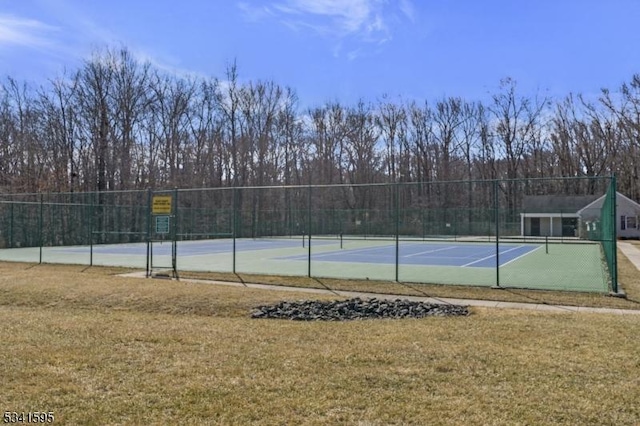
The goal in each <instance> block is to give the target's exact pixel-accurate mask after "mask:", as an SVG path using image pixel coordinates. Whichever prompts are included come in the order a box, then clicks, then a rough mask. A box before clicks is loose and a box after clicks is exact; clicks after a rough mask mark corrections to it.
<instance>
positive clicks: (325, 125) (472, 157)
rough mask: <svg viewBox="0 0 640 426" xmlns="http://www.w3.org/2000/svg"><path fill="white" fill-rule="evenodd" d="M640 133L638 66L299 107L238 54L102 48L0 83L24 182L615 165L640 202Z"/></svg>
mask: <svg viewBox="0 0 640 426" xmlns="http://www.w3.org/2000/svg"><path fill="white" fill-rule="evenodd" d="M639 144H640V75H634V76H632V78H631V79H630V81H629V82H625V83H623V84H621V86H620V87H618V88H616V89H615V90H608V89H603V90H602V91H601V92H600V93H599V96H598V98H597V99H590V98H587V97H584V96H582V95H579V94H577V95H576V94H568V95H566V96H565V97H564V98H562V99H551V98H550V97H548V96H544V95H541V94H537V95H534V96H526V95H522V94H520V93H519V92H518V87H517V84H516V82H515V81H514V80H513V79H509V78H506V79H504V80H502V81H501V82H500V85H499V87H498V89H497V90H496V92H495V93H493V94H492V95H491V96H490V99H489V100H488V101H482V102H480V101H469V100H465V99H463V98H460V97H446V98H442V99H439V100H434V101H432V100H430V101H424V102H418V101H402V100H398V99H392V98H391V97H387V96H383V97H382V98H381V99H379V100H377V101H375V102H367V101H364V100H362V101H359V102H357V103H356V104H354V105H346V104H343V103H340V102H339V101H335V102H329V103H326V104H324V105H320V106H314V107H311V108H308V109H305V110H301V108H300V107H299V103H298V98H297V95H296V92H295V90H294V89H292V88H290V87H286V86H282V85H280V84H278V83H276V82H274V81H268V80H259V81H243V80H241V78H240V77H239V73H238V68H237V65H236V64H235V63H232V64H231V65H229V66H228V67H227V70H226V73H225V75H224V76H222V77H221V78H214V77H211V78H203V77H190V76H178V75H174V74H168V73H165V72H163V71H161V70H159V69H157V68H154V67H153V66H152V65H151V64H149V63H144V62H141V61H139V60H137V59H136V58H135V57H134V56H133V55H132V54H131V53H130V52H129V51H128V50H127V49H126V48H122V49H112V48H105V49H102V50H99V51H97V52H95V53H94V54H93V55H92V56H91V57H90V58H89V59H87V60H85V61H84V63H83V64H82V65H81V66H80V67H79V69H77V70H75V71H72V72H67V73H65V74H64V75H60V76H56V77H54V78H53V79H52V80H50V82H49V83H47V84H45V85H41V86H38V87H34V86H33V85H32V84H30V83H27V82H25V81H21V80H19V79H18V78H16V77H12V76H8V77H6V78H5V79H4V80H3V81H2V82H1V83H0V188H1V190H2V191H4V192H12V193H17V192H86V191H115V190H129V189H147V188H174V187H178V188H194V187H211V188H217V187H231V186H237V187H242V186H265V185H306V184H309V183H313V184H366V183H385V182H402V183H404V182H421V183H429V182H438V181H450V180H465V181H468V180H484V179H502V178H506V179H517V178H539V177H579V176H603V175H610V174H614V173H615V174H616V175H617V176H618V189H619V190H620V191H621V192H623V193H625V194H626V195H628V196H630V197H631V198H634V199H640V186H639V183H638V165H637V161H636V159H637V158H638V156H637V154H638V148H639ZM429 188H431V187H430V186H428V185H425V186H420V187H417V189H416V191H417V193H416V194H414V195H412V196H416V197H419V196H424V195H425V194H420V191H428V190H430V189H429ZM431 195H432V196H435V195H433V194H431ZM445 195H446V194H440V195H438V196H439V197H441V198H443V199H444V198H446V197H445ZM350 200H351V201H350ZM344 202H345V203H347V204H348V203H350V202H351V203H352V204H353V203H354V202H358V203H364V204H366V203H367V201H366V200H363V199H362V198H360V199H357V201H354V199H353V197H351V198H349V196H347V195H345V201H344ZM352 207H354V208H355V207H357V206H355V205H354V206H352Z"/></svg>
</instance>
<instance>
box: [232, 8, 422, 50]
mask: <svg viewBox="0 0 640 426" xmlns="http://www.w3.org/2000/svg"><path fill="white" fill-rule="evenodd" d="M238 7H239V8H240V10H241V11H242V13H243V14H244V15H245V17H246V18H247V19H250V20H254V21H255V20H261V19H265V18H269V17H272V18H277V20H278V21H279V22H280V23H282V24H284V25H286V26H288V27H289V28H291V29H293V30H296V31H301V30H306V31H309V30H311V31H313V32H315V33H317V34H319V35H321V36H324V37H331V38H334V39H335V38H339V39H340V38H355V39H359V40H361V41H365V42H371V43H382V42H385V41H388V40H389V39H391V36H392V31H393V28H392V27H393V26H394V25H396V24H397V23H398V20H397V18H398V17H399V16H402V17H404V18H403V19H404V20H407V19H408V20H410V21H412V22H413V21H414V20H415V9H414V7H413V4H412V3H411V0H393V1H388V0H278V1H273V2H271V3H270V5H268V6H264V5H260V6H257V5H256V6H254V5H251V4H250V3H248V2H247V1H243V2H240V3H238Z"/></svg>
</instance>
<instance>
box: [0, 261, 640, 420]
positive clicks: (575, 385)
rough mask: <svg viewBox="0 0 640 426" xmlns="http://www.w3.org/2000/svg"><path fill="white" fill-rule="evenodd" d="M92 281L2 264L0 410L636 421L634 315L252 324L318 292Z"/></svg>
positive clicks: (129, 416)
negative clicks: (262, 309) (277, 305)
mask: <svg viewBox="0 0 640 426" xmlns="http://www.w3.org/2000/svg"><path fill="white" fill-rule="evenodd" d="M101 271H103V270H101V269H99V268H95V269H93V270H91V271H85V272H82V268H80V267H72V266H47V265H43V266H35V267H30V268H28V267H27V265H21V264H0V323H1V324H2V327H1V328H0V339H1V341H2V342H3V350H2V351H0V374H1V375H2V377H3V381H2V392H0V408H1V409H2V410H16V411H18V410H20V411H27V410H40V411H42V410H46V411H54V412H55V415H56V418H57V421H59V423H61V424H82V425H106V424H171V423H174V424H309V425H326V424H360V425H384V424H420V425H422V424H434V425H439V424H447V425H449V424H452V425H457V424H460V425H467V424H474V425H475V424H478V425H503V424H504V425H512V424H545V425H546V424H566V425H575V424H581V425H582V424H592V425H602V424H615V425H633V424H638V423H640V406H639V405H638V403H637V401H638V399H639V398H640V379H639V377H640V374H639V373H640V361H638V356H637V354H638V353H639V352H640V339H638V338H637V329H638V326H640V316H638V315H625V316H619V315H596V314H541V313H536V312H531V311H509V310H489V309H474V310H473V314H472V315H471V316H469V317H464V318H427V319H422V320H395V321H394V320H383V321H357V322H346V323H320V322H314V323H299V322H291V321H281V320H251V319H249V318H248V312H249V310H250V308H251V307H253V306H255V305H258V304H263V303H270V302H275V301H276V300H282V299H300V298H309V297H316V296H310V295H308V294H305V295H303V294H295V293H289V292H286V293H285V292H282V293H280V292H271V291H268V292H267V291H259V290H252V289H246V288H231V287H224V286H212V285H206V284H188V283H178V282H173V281H165V280H142V279H135V278H122V277H114V276H112V275H109V273H106V274H105V273H104V271H103V272H101ZM108 272H110V273H112V272H113V271H108ZM500 294H503V292H500ZM323 297H324V296H323Z"/></svg>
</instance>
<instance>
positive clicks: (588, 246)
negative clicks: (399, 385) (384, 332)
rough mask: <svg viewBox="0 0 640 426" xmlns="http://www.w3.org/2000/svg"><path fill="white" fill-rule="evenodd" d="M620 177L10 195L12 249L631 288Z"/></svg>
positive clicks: (504, 283) (123, 262)
mask: <svg viewBox="0 0 640 426" xmlns="http://www.w3.org/2000/svg"><path fill="white" fill-rule="evenodd" d="M616 198H617V195H616V189H615V178H613V177H595V178H548V179H503V180H479V181H448V182H435V181H434V182H402V183H400V182H397V183H375V184H342V185H302V186H292V185H288V186H285V185H282V186H268V187H235V188H230V187H219V188H191V189H172V190H131V191H108V192H86V193H48V194H0V260H12V261H26V262H48V263H81V264H87V265H112V266H128V267H134V268H140V269H146V270H147V272H149V273H152V272H153V270H154V269H159V268H173V269H174V270H181V271H198V272H222V273H236V274H256V275H280V276H292V277H295V276H306V277H318V278H321V277H324V278H338V279H363V280H378V281H380V280H381V281H401V282H411V283H434V284H452V285H473V286H487V287H494V286H499V287H509V288H530V289H546V290H570V291H588V292H600V293H605V292H608V291H614V292H616V291H618V289H617V264H616V217H615V215H616V211H615V210H616Z"/></svg>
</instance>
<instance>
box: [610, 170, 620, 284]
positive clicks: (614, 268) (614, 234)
mask: <svg viewBox="0 0 640 426" xmlns="http://www.w3.org/2000/svg"><path fill="white" fill-rule="evenodd" d="M617 184H618V182H617V181H616V175H615V174H614V175H613V176H612V177H611V185H610V187H611V188H610V190H611V192H612V193H613V202H612V203H611V204H612V206H611V228H612V229H613V232H611V238H612V239H613V241H611V257H612V262H611V263H612V266H611V271H610V272H611V290H613V292H614V293H618V252H617V251H618V248H617V240H618V227H617V226H616V224H617V222H616V216H617V212H616V203H617V200H618V188H617V186H618V185H617Z"/></svg>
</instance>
